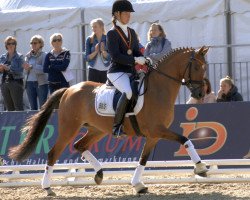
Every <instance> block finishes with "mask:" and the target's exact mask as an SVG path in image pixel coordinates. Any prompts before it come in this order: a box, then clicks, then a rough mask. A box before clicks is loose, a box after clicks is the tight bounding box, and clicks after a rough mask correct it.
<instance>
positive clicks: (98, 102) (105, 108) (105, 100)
mask: <svg viewBox="0 0 250 200" xmlns="http://www.w3.org/2000/svg"><path fill="white" fill-rule="evenodd" d="M95 91H96V96H95V110H96V113H97V114H98V115H102V116H115V110H114V108H113V98H114V94H115V87H112V86H106V85H105V84H104V85H102V86H101V87H99V88H97V89H96V90H95ZM143 91H144V83H143V85H142V87H141V89H140V94H141V93H143ZM143 102H144V95H141V96H139V97H138V100H137V103H136V106H135V107H134V112H131V113H126V117H128V116H129V115H137V114H138V113H139V112H140V110H141V109H142V106H143Z"/></svg>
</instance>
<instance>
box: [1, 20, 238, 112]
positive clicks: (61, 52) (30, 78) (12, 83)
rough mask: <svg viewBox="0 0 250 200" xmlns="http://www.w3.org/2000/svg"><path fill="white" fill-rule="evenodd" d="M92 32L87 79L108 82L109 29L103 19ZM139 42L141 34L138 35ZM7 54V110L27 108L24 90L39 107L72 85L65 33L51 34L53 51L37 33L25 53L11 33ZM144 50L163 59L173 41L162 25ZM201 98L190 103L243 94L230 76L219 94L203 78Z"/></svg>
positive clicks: (156, 26)
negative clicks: (48, 49) (202, 94)
mask: <svg viewBox="0 0 250 200" xmlns="http://www.w3.org/2000/svg"><path fill="white" fill-rule="evenodd" d="M90 25H91V27H92V34H91V35H90V36H88V37H87V39H86V41H85V54H84V58H85V61H86V62H87V67H88V80H89V81H95V82H100V83H105V82H106V81H107V71H108V69H109V66H110V61H111V58H110V55H109V52H108V51H107V44H106V39H107V36H106V31H105V26H104V23H103V20H102V19H101V18H97V19H93V20H92V21H91V23H90ZM137 39H138V42H139V37H138V35H137ZM4 44H5V48H6V53H4V54H2V55H1V56H0V73H1V74H2V79H1V93H2V96H3V100H4V107H5V110H6V111H22V110H24V109H25V108H24V101H23V99H24V97H23V96H24V91H26V93H27V97H28V101H29V108H30V109H31V110H38V109H40V108H41V106H42V105H43V104H44V102H45V101H46V99H47V97H48V94H51V93H53V92H54V91H55V90H58V89H60V88H63V87H69V86H70V84H69V80H68V79H67V78H66V76H67V74H66V73H67V69H68V66H69V63H70V51H69V50H67V49H66V48H64V47H63V46H62V44H63V36H62V34H60V33H54V34H53V35H51V37H50V44H51V51H50V52H47V53H46V52H44V51H43V46H44V39H43V38H42V37H41V36H40V35H34V36H33V37H31V39H30V51H29V52H27V53H26V54H25V55H23V54H22V53H20V52H18V49H17V47H18V45H17V44H18V41H17V40H16V38H15V37H12V36H8V37H7V38H6V39H5V41H4ZM139 49H140V51H141V53H142V54H143V55H144V56H146V57H149V58H151V59H152V61H153V63H155V62H157V61H158V60H160V59H161V58H162V57H163V56H164V55H166V54H168V53H169V52H170V51H171V50H172V47H171V42H170V41H169V40H168V39H167V37H166V33H165V31H164V29H163V27H162V26H161V25H160V24H158V23H153V24H152V25H151V26H150V28H149V31H148V43H147V44H146V45H145V47H144V45H142V44H141V43H140V42H139ZM204 93H205V96H204V97H203V98H202V99H199V100H198V99H194V98H193V97H190V99H189V100H188V101H187V104H197V103H215V102H227V101H243V98H242V96H241V94H240V93H239V92H238V89H237V87H236V86H235V85H234V83H233V80H232V79H231V78H230V77H228V76H227V77H225V78H223V79H221V80H220V90H219V91H218V95H217V96H216V95H215V92H214V91H212V88H211V84H210V82H209V79H207V78H204Z"/></svg>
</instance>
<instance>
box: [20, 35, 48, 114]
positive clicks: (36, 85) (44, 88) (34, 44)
mask: <svg viewBox="0 0 250 200" xmlns="http://www.w3.org/2000/svg"><path fill="white" fill-rule="evenodd" d="M30 45H31V51H30V52H28V54H27V55H26V57H25V61H26V62H25V64H24V69H25V72H26V80H25V89H26V91H27V95H28V99H29V103H30V107H31V110H38V102H37V101H39V106H40V107H41V106H42V105H43V104H44V103H45V101H46V99H47V95H48V75H47V74H45V73H44V72H43V64H44V60H45V56H46V53H45V52H43V51H42V48H43V46H44V40H43V38H42V37H41V36H40V35H35V36H33V37H32V38H31V40H30Z"/></svg>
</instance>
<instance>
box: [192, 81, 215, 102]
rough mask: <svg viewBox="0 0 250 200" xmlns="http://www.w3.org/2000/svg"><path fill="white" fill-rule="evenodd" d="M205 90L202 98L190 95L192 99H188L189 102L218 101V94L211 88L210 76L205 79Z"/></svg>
mask: <svg viewBox="0 0 250 200" xmlns="http://www.w3.org/2000/svg"><path fill="white" fill-rule="evenodd" d="M203 84H204V86H203V90H204V93H205V96H204V97H203V98H201V99H199V100H198V99H195V98H193V97H190V99H189V100H188V101H187V104H202V103H215V102H216V96H215V94H214V91H212V89H211V84H210V81H209V79H208V78H204V79H203Z"/></svg>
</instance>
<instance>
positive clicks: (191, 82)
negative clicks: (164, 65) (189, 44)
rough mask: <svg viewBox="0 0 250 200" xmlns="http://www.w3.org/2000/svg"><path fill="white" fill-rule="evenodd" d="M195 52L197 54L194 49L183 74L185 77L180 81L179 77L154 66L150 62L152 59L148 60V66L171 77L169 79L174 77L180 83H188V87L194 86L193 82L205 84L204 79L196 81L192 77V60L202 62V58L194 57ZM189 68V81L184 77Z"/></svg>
mask: <svg viewBox="0 0 250 200" xmlns="http://www.w3.org/2000/svg"><path fill="white" fill-rule="evenodd" d="M194 54H195V53H194V51H192V54H191V57H190V59H189V62H188V64H187V66H186V69H185V72H184V74H183V78H182V80H181V81H180V80H179V79H177V78H175V77H172V76H170V75H168V74H166V73H164V72H162V71H160V70H159V69H158V68H156V67H154V66H153V65H152V64H151V63H150V61H148V67H149V68H150V69H152V70H154V71H156V72H158V73H159V74H161V75H163V76H165V77H167V78H169V79H172V80H174V81H176V82H177V83H180V84H181V85H186V86H187V87H188V88H190V87H192V84H203V81H194V80H192V78H191V68H192V62H193V61H198V62H200V63H202V62H201V61H200V60H198V59H197V58H195V57H194ZM188 69H189V75H188V78H189V79H188V80H187V81H185V78H184V77H185V74H186V72H187V70H188Z"/></svg>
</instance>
